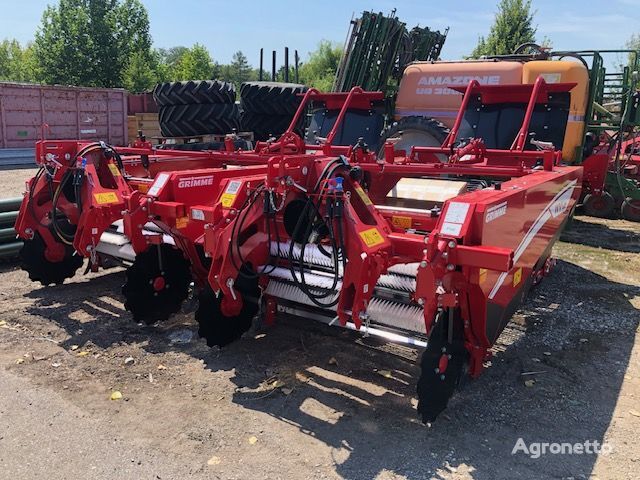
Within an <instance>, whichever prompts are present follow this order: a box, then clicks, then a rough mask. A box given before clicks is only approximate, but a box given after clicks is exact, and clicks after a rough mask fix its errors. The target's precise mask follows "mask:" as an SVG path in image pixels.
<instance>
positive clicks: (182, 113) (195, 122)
mask: <svg viewBox="0 0 640 480" xmlns="http://www.w3.org/2000/svg"><path fill="white" fill-rule="evenodd" d="M239 128H240V116H239V111H238V106H237V105H235V104H213V103H210V104H192V105H173V106H167V107H160V131H161V132H162V135H163V136H165V137H191V136H197V135H206V134H210V133H221V134H226V133H232V132H233V131H234V130H238V129H239Z"/></svg>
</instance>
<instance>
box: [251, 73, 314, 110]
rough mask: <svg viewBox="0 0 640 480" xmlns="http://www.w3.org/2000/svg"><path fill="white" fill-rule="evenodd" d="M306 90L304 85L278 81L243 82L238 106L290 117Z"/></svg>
mask: <svg viewBox="0 0 640 480" xmlns="http://www.w3.org/2000/svg"><path fill="white" fill-rule="evenodd" d="M306 91H307V87H305V86H304V85H298V84H296V83H278V82H245V83H243V84H242V85H241V86H240V106H241V108H242V109H243V110H244V111H246V112H253V113H262V114H265V115H289V116H290V117H292V116H293V115H294V114H295V113H296V110H297V109H298V106H299V105H300V102H301V100H302V97H300V96H298V94H300V93H304V92H306Z"/></svg>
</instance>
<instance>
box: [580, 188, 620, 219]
mask: <svg viewBox="0 0 640 480" xmlns="http://www.w3.org/2000/svg"><path fill="white" fill-rule="evenodd" d="M615 207H616V201H615V200H614V198H613V196H612V195H611V194H610V193H609V192H602V194H601V195H593V194H591V193H589V194H587V195H586V196H585V197H584V201H583V202H582V210H583V211H584V213H585V214H587V215H589V216H590V217H599V218H608V217H610V216H611V215H612V214H613V210H614V209H615Z"/></svg>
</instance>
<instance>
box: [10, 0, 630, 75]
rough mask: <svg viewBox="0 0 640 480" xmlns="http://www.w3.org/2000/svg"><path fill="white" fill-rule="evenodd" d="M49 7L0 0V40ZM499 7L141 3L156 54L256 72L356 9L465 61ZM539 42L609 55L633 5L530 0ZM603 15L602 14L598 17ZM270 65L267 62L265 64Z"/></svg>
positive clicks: (286, 0)
mask: <svg viewBox="0 0 640 480" xmlns="http://www.w3.org/2000/svg"><path fill="white" fill-rule="evenodd" d="M53 1H54V0H23V1H22V2H20V3H19V7H18V6H17V2H16V1H15V0H0V7H1V8H0V12H2V14H1V15H0V39H2V38H4V37H9V38H17V39H18V40H20V41H22V42H26V41H29V40H31V39H32V38H33V34H34V32H35V30H36V28H37V26H38V24H39V22H40V18H41V16H42V11H43V10H44V8H45V6H46V5H47V4H48V3H52V2H53ZM497 1H498V0H488V1H484V0H483V1H480V0H476V1H471V0H468V1H462V0H444V1H443V0H441V1H429V0H395V1H390V0H378V1H375V0H367V1H361V0H349V1H346V0H342V1H340V0H323V1H315V2H313V1H312V2H301V1H293V0H282V1H278V0H269V1H258V0H241V1H236V2H229V1H228V0H225V1H206V0H180V1H176V0H143V3H144V4H145V5H146V7H147V9H148V11H149V17H150V22H151V34H152V36H153V40H154V44H155V46H157V47H171V46H174V45H185V46H190V45H192V44H194V43H196V42H197V43H202V44H204V45H205V46H206V47H207V48H208V49H209V51H210V52H211V55H212V57H213V58H214V60H216V61H218V62H220V63H227V62H229V61H230V60H231V56H232V55H233V52H235V51H236V50H242V51H243V52H244V53H245V55H247V57H248V58H249V62H250V63H252V64H253V65H254V66H257V64H258V59H259V49H260V47H264V48H265V50H266V51H271V50H273V49H276V50H278V51H279V59H282V52H283V50H284V47H285V46H289V47H290V49H292V50H293V49H297V50H298V51H299V53H300V56H301V58H302V59H303V60H304V59H305V58H306V56H307V54H308V52H310V51H312V50H314V48H315V46H316V45H317V43H318V42H319V41H320V40H321V39H327V40H331V41H335V42H338V43H340V44H342V43H343V42H344V40H345V36H346V33H347V28H348V25H349V20H350V19H351V16H352V14H354V13H355V14H356V15H357V14H358V13H359V12H361V11H362V10H377V11H382V12H385V13H388V12H389V11H391V9H393V8H396V9H397V15H398V16H399V18H400V19H402V20H403V21H405V22H406V23H407V24H408V26H410V27H412V26H414V25H416V24H420V25H421V26H425V25H426V26H429V27H431V28H434V29H441V30H442V29H444V28H446V27H447V26H449V27H451V30H450V33H449V37H448V38H447V42H446V43H445V46H444V49H443V51H442V56H443V58H444V59H458V58H460V57H461V56H462V55H465V54H468V53H469V52H470V51H471V50H472V49H473V47H474V46H475V44H476V41H477V39H478V36H479V35H486V34H487V33H488V31H489V28H490V26H491V23H492V20H493V17H494V13H495V6H496V3H497ZM533 7H534V9H535V10H536V11H537V13H536V17H535V21H536V23H537V25H538V38H539V39H542V38H543V37H544V36H547V37H549V38H550V39H551V41H552V44H553V47H554V48H555V49H563V50H569V49H595V48H597V49H605V48H607V49H613V48H620V47H623V46H624V44H625V42H626V41H627V40H628V39H629V37H630V36H631V35H632V34H633V33H640V0H608V1H605V2H593V1H585V0H582V1H580V0H567V1H560V0H556V1H553V0H533ZM601 12H602V13H601ZM269 58H270V57H269Z"/></svg>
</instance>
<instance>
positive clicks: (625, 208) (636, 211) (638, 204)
mask: <svg viewBox="0 0 640 480" xmlns="http://www.w3.org/2000/svg"><path fill="white" fill-rule="evenodd" d="M620 213H621V214H622V218H624V219H625V220H629V221H630V222H640V200H625V201H624V202H622V208H621V209H620Z"/></svg>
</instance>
